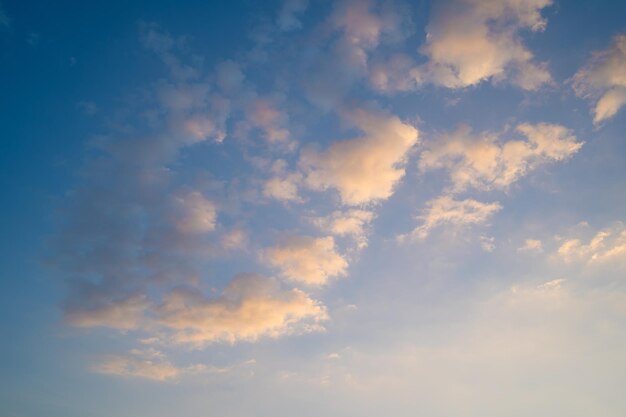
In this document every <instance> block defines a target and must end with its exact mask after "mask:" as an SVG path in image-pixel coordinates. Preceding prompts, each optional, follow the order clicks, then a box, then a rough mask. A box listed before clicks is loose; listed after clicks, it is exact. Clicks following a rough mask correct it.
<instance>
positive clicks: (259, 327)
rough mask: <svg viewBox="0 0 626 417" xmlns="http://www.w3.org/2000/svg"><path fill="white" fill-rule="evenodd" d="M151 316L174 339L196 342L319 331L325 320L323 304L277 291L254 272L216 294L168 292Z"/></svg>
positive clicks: (300, 293) (295, 293) (293, 292)
mask: <svg viewBox="0 0 626 417" xmlns="http://www.w3.org/2000/svg"><path fill="white" fill-rule="evenodd" d="M155 314H156V315H157V321H158V323H159V324H160V325H162V326H164V327H165V328H166V329H168V330H173V331H175V333H174V335H173V340H174V341H176V342H179V343H189V344H192V345H199V346H202V345H204V344H207V343H214V342H220V341H225V342H230V343H234V342H237V341H256V340H257V339H259V338H260V337H279V336H283V335H286V334H291V333H303V332H310V331H319V330H321V329H322V327H321V325H320V323H321V322H322V321H324V320H326V319H327V314H326V309H325V307H324V306H323V305H321V304H320V303H319V302H318V301H315V300H313V299H311V298H309V296H308V295H307V294H305V293H304V292H303V291H301V290H298V289H291V290H282V289H281V288H280V286H279V284H278V283H277V282H276V281H274V280H272V279H268V278H263V277H259V276H256V275H239V276H237V277H235V278H233V280H232V281H231V282H230V283H229V284H228V286H227V287H226V289H225V290H224V292H223V293H222V295H221V296H219V297H217V298H207V297H205V296H204V295H203V294H201V293H199V292H197V291H195V290H182V289H179V290H174V291H172V292H171V293H169V294H167V295H166V296H165V297H164V300H163V303H162V304H161V305H160V306H159V307H157V308H156V309H155Z"/></svg>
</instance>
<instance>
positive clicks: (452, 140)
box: [418, 123, 583, 192]
mask: <svg viewBox="0 0 626 417" xmlns="http://www.w3.org/2000/svg"><path fill="white" fill-rule="evenodd" d="M516 131H517V132H518V133H521V134H522V135H523V136H525V137H526V139H525V140H508V141H501V140H499V137H498V136H499V135H497V134H495V133H491V132H483V133H481V134H478V135H474V134H472V132H471V131H470V128H469V127H468V126H461V127H459V128H458V129H457V130H456V131H455V132H453V133H451V134H446V135H442V136H440V137H439V138H437V139H436V140H434V141H432V142H430V143H428V144H426V149H425V150H424V151H423V152H422V153H421V155H420V159H419V162H418V165H419V168H420V170H421V171H422V172H426V171H430V170H435V169H446V170H447V171H448V172H449V175H450V180H451V182H452V188H451V190H452V191H453V192H460V191H465V190H467V189H469V188H475V189H478V190H492V189H507V188H508V187H509V186H510V185H511V184H513V183H515V182H516V181H518V180H519V179H520V178H522V177H523V176H525V175H526V174H527V173H528V172H530V171H532V170H534V169H536V168H538V167H540V166H542V165H545V164H547V163H550V162H557V161H562V160H565V159H567V158H569V157H571V156H572V155H573V154H575V153H576V152H577V151H578V150H579V149H580V148H581V147H582V145H583V143H582V142H579V141H578V140H577V139H576V137H575V136H574V134H573V133H572V132H571V131H570V130H568V129H566V128H565V127H563V126H560V125H555V124H547V123H540V124H535V125H533V124H529V123H523V124H520V125H518V126H517V128H516Z"/></svg>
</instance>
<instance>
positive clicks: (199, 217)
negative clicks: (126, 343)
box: [173, 191, 217, 234]
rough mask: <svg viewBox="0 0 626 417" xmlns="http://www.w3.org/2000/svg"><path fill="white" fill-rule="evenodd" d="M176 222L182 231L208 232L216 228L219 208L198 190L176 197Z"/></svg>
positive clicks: (191, 232)
mask: <svg viewBox="0 0 626 417" xmlns="http://www.w3.org/2000/svg"><path fill="white" fill-rule="evenodd" d="M173 211H174V216H175V220H174V224H175V225H176V229H177V230H178V231H179V232H180V233H184V234H196V233H207V232H211V231H213V230H214V229H215V222H216V219H217V209H216V208H215V204H213V203H212V202H211V201H209V200H207V199H206V198H205V197H204V196H203V195H202V194H201V193H200V192H198V191H189V192H185V193H183V194H179V195H177V196H175V197H174V210H173Z"/></svg>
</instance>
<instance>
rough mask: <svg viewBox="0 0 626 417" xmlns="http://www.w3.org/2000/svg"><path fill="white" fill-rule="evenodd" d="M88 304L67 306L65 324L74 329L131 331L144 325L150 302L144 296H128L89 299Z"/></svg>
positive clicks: (94, 296)
mask: <svg viewBox="0 0 626 417" xmlns="http://www.w3.org/2000/svg"><path fill="white" fill-rule="evenodd" d="M90 298H91V300H90V302H89V303H85V302H84V300H83V302H82V303H80V304H76V305H72V304H70V305H68V306H67V307H66V309H65V312H64V318H65V320H66V322H67V323H69V324H70V325H72V326H75V327H85V328H90V327H110V328H114V329H120V330H131V329H136V328H139V327H140V326H141V325H143V324H145V317H144V313H145V311H146V310H147V309H148V308H149V307H150V300H149V299H148V298H147V297H146V296H144V295H128V296H123V297H122V298H117V299H110V298H108V297H98V296H97V295H95V294H94V295H93V296H92V297H90Z"/></svg>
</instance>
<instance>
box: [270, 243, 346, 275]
mask: <svg viewBox="0 0 626 417" xmlns="http://www.w3.org/2000/svg"><path fill="white" fill-rule="evenodd" d="M262 258H263V260H264V261H265V262H267V263H268V264H269V265H271V266H273V267H275V268H278V269H279V270H280V272H281V275H282V276H283V277H284V278H286V279H287V280H289V281H293V282H301V283H303V284H306V285H324V284H326V283H327V282H328V281H329V280H330V279H331V278H335V277H339V276H342V275H345V274H346V269H347V268H348V261H346V259H345V258H343V257H342V256H341V255H340V254H339V253H337V252H336V250H335V239H334V238H333V237H332V236H328V237H321V238H315V237H310V236H290V237H287V238H284V239H283V240H282V242H280V243H279V244H278V245H276V246H273V247H271V248H268V249H265V250H264V251H263V253H262Z"/></svg>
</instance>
